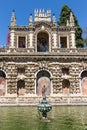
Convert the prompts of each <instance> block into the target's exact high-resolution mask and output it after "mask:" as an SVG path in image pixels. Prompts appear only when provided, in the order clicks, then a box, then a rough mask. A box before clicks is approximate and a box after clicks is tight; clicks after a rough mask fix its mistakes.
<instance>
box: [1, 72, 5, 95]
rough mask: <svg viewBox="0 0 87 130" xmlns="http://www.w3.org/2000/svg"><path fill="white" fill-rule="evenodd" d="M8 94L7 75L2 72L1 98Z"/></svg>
mask: <svg viewBox="0 0 87 130" xmlns="http://www.w3.org/2000/svg"><path fill="white" fill-rule="evenodd" d="M5 92H6V74H5V72H4V71H2V70H0V96H2V95H3V96H4V95H5Z"/></svg>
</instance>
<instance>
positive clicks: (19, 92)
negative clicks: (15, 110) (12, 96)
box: [17, 79, 25, 96]
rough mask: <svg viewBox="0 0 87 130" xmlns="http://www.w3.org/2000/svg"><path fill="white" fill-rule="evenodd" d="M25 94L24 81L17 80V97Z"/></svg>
mask: <svg viewBox="0 0 87 130" xmlns="http://www.w3.org/2000/svg"><path fill="white" fill-rule="evenodd" d="M24 94H25V81H24V80H21V79H20V80H18V81H17V95H19V96H20V95H24Z"/></svg>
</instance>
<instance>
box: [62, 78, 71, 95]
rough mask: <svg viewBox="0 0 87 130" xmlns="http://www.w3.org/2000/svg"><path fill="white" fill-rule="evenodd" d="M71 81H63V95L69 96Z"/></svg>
mask: <svg viewBox="0 0 87 130" xmlns="http://www.w3.org/2000/svg"><path fill="white" fill-rule="evenodd" d="M69 89H70V81H69V80H68V79H63V81H62V90H63V94H69Z"/></svg>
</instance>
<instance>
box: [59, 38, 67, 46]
mask: <svg viewBox="0 0 87 130" xmlns="http://www.w3.org/2000/svg"><path fill="white" fill-rule="evenodd" d="M60 48H67V37H60Z"/></svg>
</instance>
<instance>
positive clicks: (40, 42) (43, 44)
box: [37, 32, 49, 52]
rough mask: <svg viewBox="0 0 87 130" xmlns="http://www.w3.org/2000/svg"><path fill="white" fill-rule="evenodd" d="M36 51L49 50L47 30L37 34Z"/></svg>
mask: <svg viewBox="0 0 87 130" xmlns="http://www.w3.org/2000/svg"><path fill="white" fill-rule="evenodd" d="M37 52H49V35H48V33H47V32H39V33H38V34H37Z"/></svg>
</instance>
